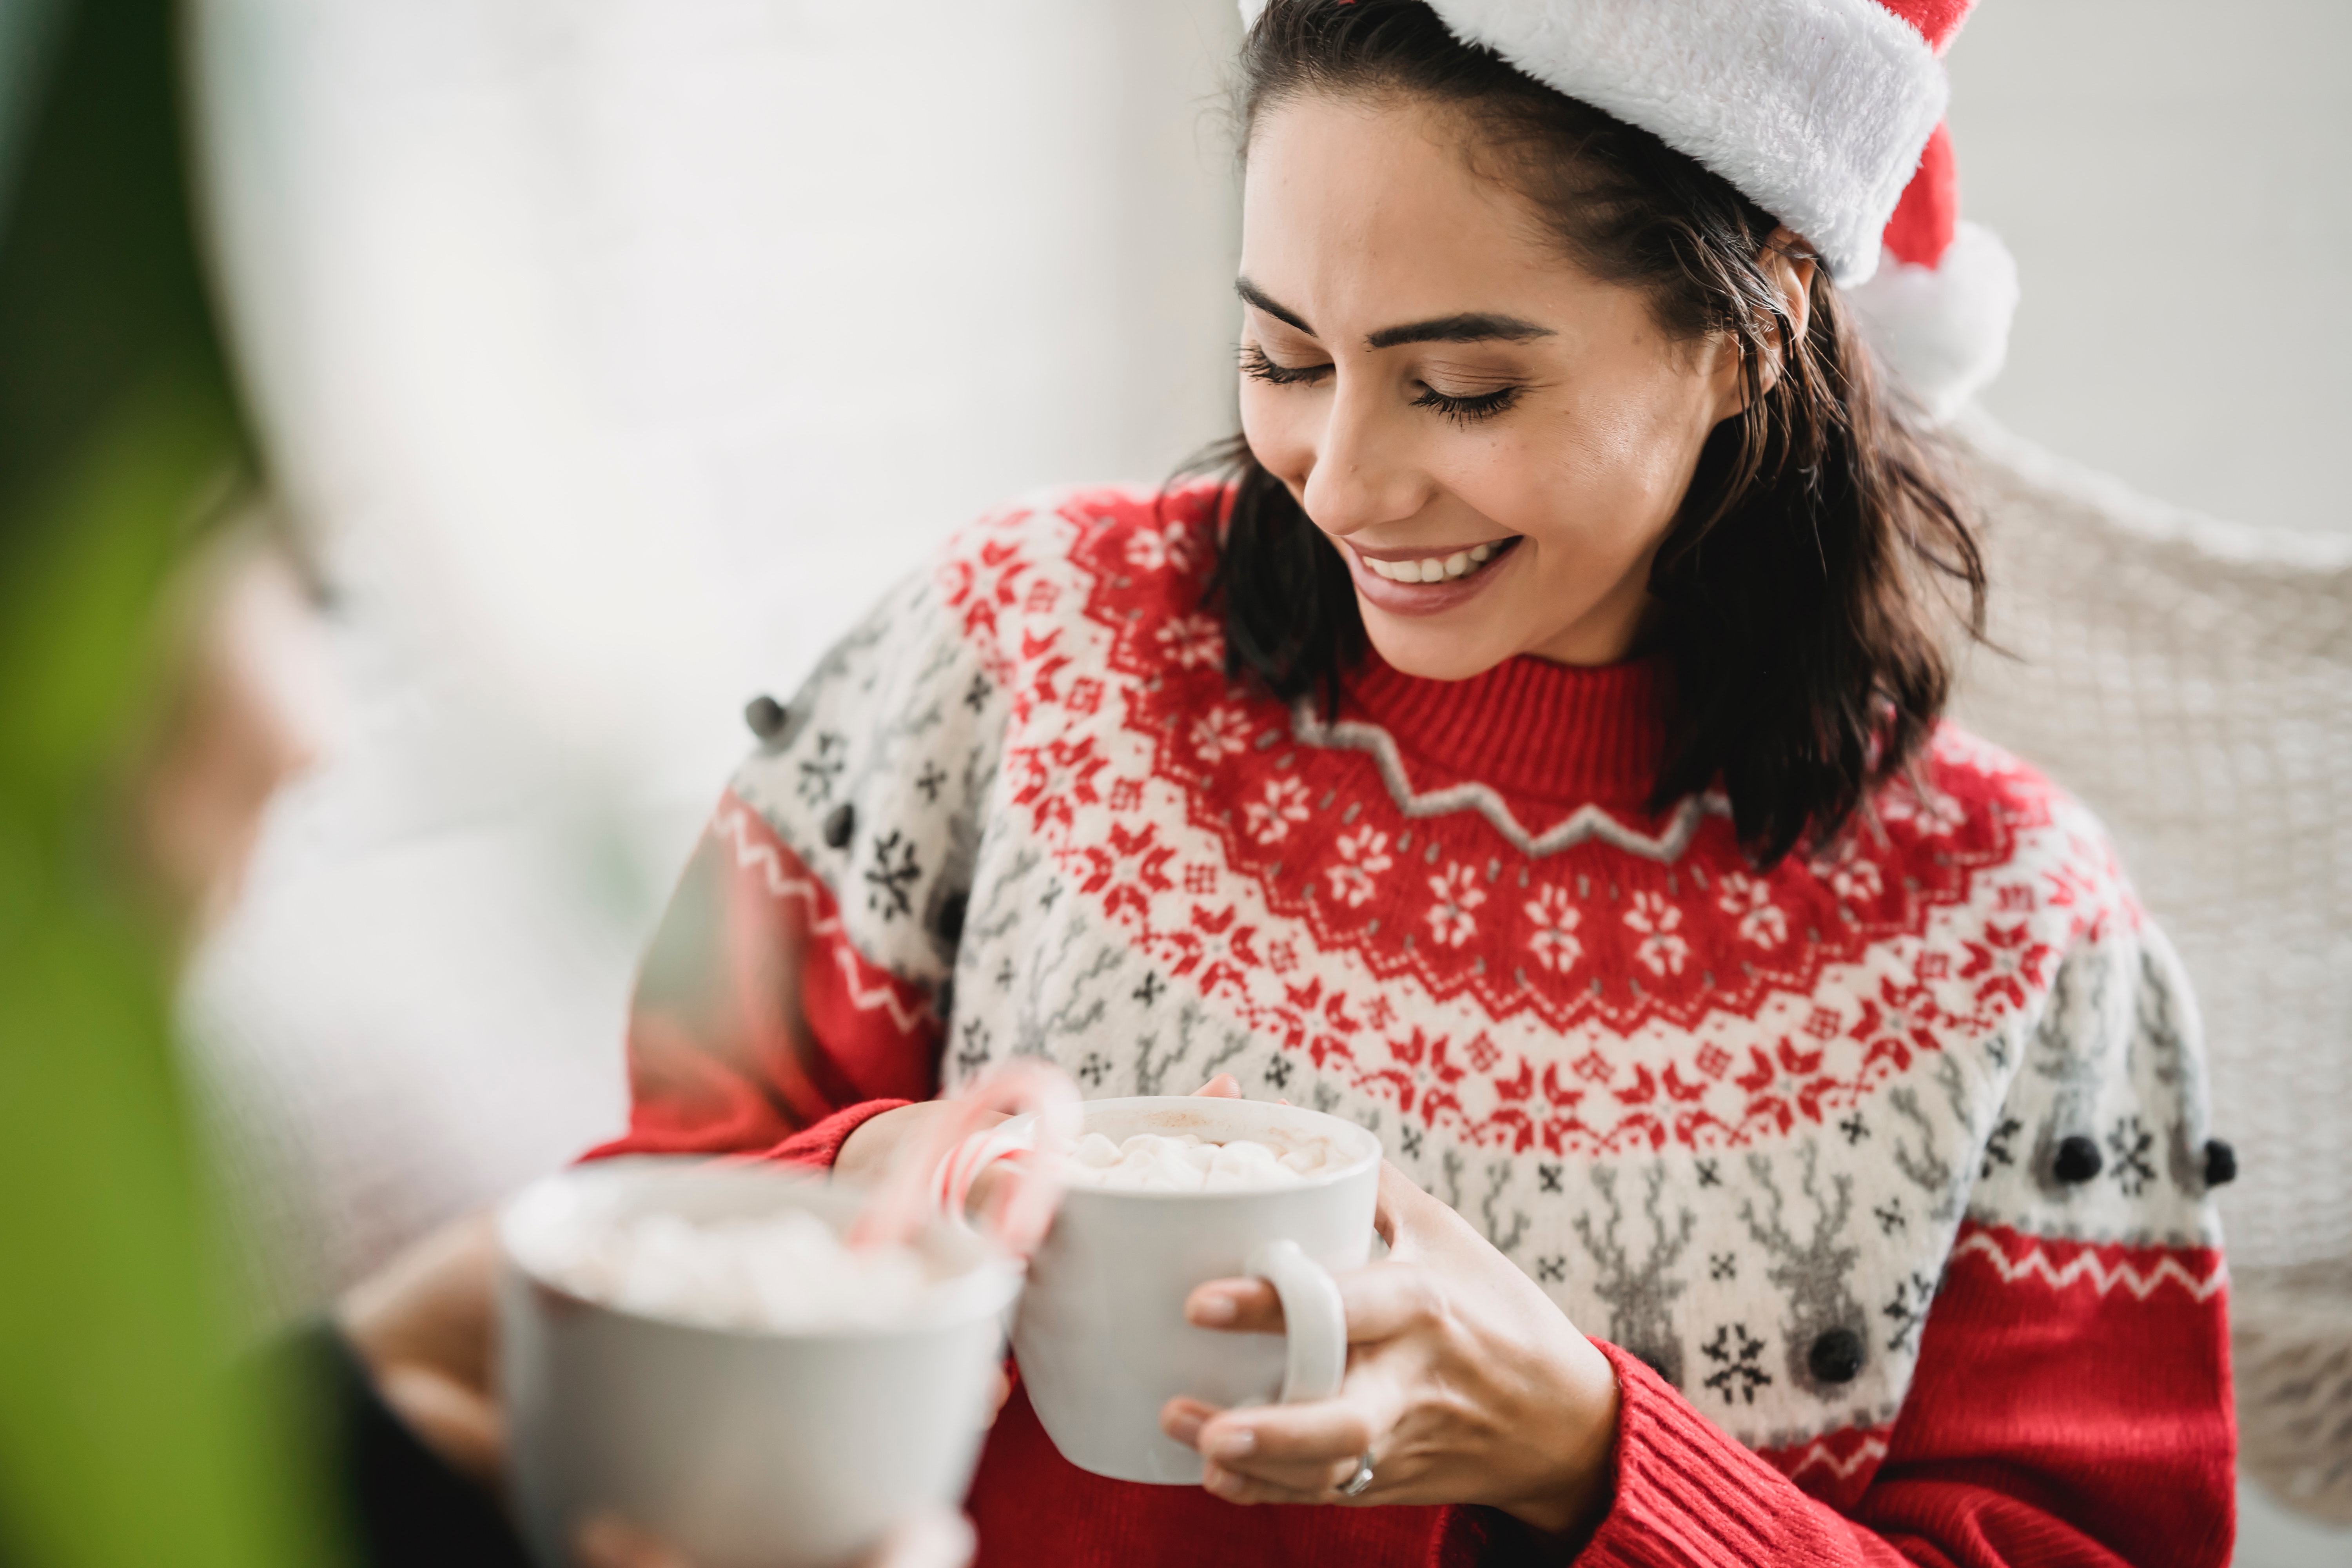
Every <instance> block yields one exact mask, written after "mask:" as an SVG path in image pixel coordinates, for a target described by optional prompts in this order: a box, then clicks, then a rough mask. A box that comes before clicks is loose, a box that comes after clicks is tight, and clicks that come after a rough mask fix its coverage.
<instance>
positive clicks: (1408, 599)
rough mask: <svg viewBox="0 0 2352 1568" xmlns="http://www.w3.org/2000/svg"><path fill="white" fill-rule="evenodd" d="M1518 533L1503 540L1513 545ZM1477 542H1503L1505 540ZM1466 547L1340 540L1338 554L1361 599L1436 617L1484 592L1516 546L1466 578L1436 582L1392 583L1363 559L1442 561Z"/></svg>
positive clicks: (1401, 611) (1393, 612) (1392, 610)
mask: <svg viewBox="0 0 2352 1568" xmlns="http://www.w3.org/2000/svg"><path fill="white" fill-rule="evenodd" d="M1522 537H1523V536H1522V535H1519V534H1512V535H1510V536H1509V538H1508V541H1507V542H1508V543H1509V544H1511V545H1513V546H1516V545H1517V542H1518V541H1519V540H1520V539H1521V538H1522ZM1479 542H1481V543H1486V542H1489V541H1483V540H1482V541H1479ZM1491 542H1493V543H1497V544H1500V543H1505V542H1506V541H1503V540H1496V541H1491ZM1465 548H1466V546H1464V545H1460V544H1449V545H1443V546H1436V547H1431V548H1424V549H1418V550H1359V549H1357V548H1356V547H1355V546H1354V545H1353V544H1349V543H1347V542H1344V541H1343V542H1342V548H1341V551H1340V553H1341V554H1342V555H1344V556H1345V557H1346V558H1347V562H1348V574H1349V576H1350V577H1353V578H1354V579H1355V581H1356V592H1357V593H1358V594H1359V595H1362V597H1363V598H1364V600H1365V602H1366V603H1368V604H1370V605H1372V606H1373V607H1375V608H1377V609H1381V610H1385V611H1387V612H1388V613H1389V614H1391V615H1392V616H1440V615H1444V613H1445V612H1446V611H1448V610H1451V609H1455V608H1457V607H1459V606H1461V605H1466V604H1468V603H1469V602H1470V601H1471V600H1473V599H1475V598H1476V597H1477V596H1478V595H1481V594H1483V593H1485V592H1486V587H1487V585H1488V584H1490V583H1492V582H1493V581H1494V579H1495V578H1496V576H1498V575H1500V574H1502V573H1504V572H1506V571H1508V570H1509V569H1510V563H1511V560H1512V558H1514V557H1516V556H1517V554H1518V551H1517V548H1510V549H1507V550H1505V551H1504V552H1503V555H1502V557H1501V558H1500V559H1497V560H1493V561H1489V562H1488V563H1486V565H1485V566H1483V567H1481V568H1479V569H1478V570H1477V571H1475V572H1473V573H1471V574H1469V575H1468V576H1466V577H1448V578H1446V579H1445V580H1444V581H1443V582H1437V583H1393V582H1391V581H1390V580H1389V579H1388V578H1386V577H1383V576H1381V574H1379V573H1377V572H1375V571H1373V570H1372V569H1371V568H1370V567H1369V566H1367V565H1365V564H1364V563H1365V561H1366V560H1367V559H1370V560H1378V561H1427V560H1430V559H1432V558H1433V557H1434V558H1436V559H1439V560H1443V559H1444V557H1446V556H1448V555H1451V554H1453V553H1454V552H1455V551H1457V550H1462V549H1465Z"/></svg>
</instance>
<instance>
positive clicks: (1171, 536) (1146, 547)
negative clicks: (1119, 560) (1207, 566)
mask: <svg viewBox="0 0 2352 1568" xmlns="http://www.w3.org/2000/svg"><path fill="white" fill-rule="evenodd" d="M1196 550H1197V545H1196V542H1195V541H1194V539H1193V537H1192V530H1191V529H1189V528H1187V527H1185V526H1184V525H1183V524H1182V523H1181V522H1171V523H1168V524H1166V525H1165V526H1163V527H1160V528H1153V527H1152V526H1150V524H1148V523H1147V524H1145V525H1144V526H1143V527H1141V528H1139V529H1137V530H1136V531H1134V533H1133V534H1132V535H1130V536H1129V539H1128V542H1127V563H1128V564H1129V565H1130V566H1132V567H1134V568H1135V569H1136V570H1137V571H1139V572H1162V571H1174V572H1178V573H1185V572H1190V571H1192V566H1193V563H1194V561H1195V559H1196Z"/></svg>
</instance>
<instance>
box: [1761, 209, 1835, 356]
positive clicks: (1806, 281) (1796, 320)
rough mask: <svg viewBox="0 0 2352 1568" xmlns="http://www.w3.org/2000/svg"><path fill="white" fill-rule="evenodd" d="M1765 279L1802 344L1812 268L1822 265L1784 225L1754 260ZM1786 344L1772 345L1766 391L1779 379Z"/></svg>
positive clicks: (1809, 315)
mask: <svg viewBox="0 0 2352 1568" xmlns="http://www.w3.org/2000/svg"><path fill="white" fill-rule="evenodd" d="M1756 259H1757V264H1758V265H1759V267H1761V268H1763V270H1764V276H1765V277H1767V278H1769V279H1771V280H1772V286H1773V287H1774V288H1775V289H1779V290H1780V309H1781V310H1782V311H1783V313H1785V314H1786V316H1787V317H1788V321H1789V330H1790V331H1791V332H1793V333H1794V334H1796V339H1797V341H1799V342H1801V341H1803V339H1804V336H1805V327H1806V324H1807V323H1808V322H1810V321H1811V320H1812V313H1813V268H1816V267H1818V266H1820V265H1821V263H1820V262H1818V261H1816V260H1814V259H1813V256H1812V252H1811V250H1810V249H1809V248H1807V247H1806V245H1805V242H1804V241H1803V240H1801V239H1799V238H1798V237H1797V236H1796V234H1795V233H1794V232H1793V231H1792V230H1790V228H1789V226H1787V225H1785V224H1783V225H1782V226H1780V227H1779V228H1776V229H1774V230H1773V231H1772V237H1771V238H1769V239H1768V240H1766V241H1765V242H1764V252H1763V254H1762V255H1761V256H1759V257H1758V258H1756ZM1786 346H1787V345H1785V344H1783V343H1781V342H1778V341H1777V340H1776V341H1775V342H1773V344H1772V356H1771V358H1770V359H1769V360H1768V361H1767V362H1766V363H1765V365H1764V374H1763V377H1762V385H1763V390H1765V391H1767V392H1769V391H1770V390H1771V389H1772V387H1773V386H1774V384H1776V383H1778V382H1779V381H1780V364H1781V355H1782V353H1784V352H1785V350H1786Z"/></svg>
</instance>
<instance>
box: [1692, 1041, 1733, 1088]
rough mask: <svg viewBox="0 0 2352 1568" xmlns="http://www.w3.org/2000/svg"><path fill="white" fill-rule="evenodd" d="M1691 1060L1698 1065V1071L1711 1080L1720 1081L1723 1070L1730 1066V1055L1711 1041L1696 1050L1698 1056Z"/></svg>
mask: <svg viewBox="0 0 2352 1568" xmlns="http://www.w3.org/2000/svg"><path fill="white" fill-rule="evenodd" d="M1691 1059H1692V1060H1693V1061H1695V1062H1696V1063H1697V1064H1698V1070H1699V1071H1701V1072H1703V1073H1705V1074H1706V1076H1707V1077H1709V1078H1711V1079H1721V1078H1722V1077H1723V1074H1724V1069H1725V1068H1728V1067H1730V1066H1731V1053H1730V1052H1729V1051H1727V1050H1725V1049H1724V1048H1723V1047H1721V1046H1718V1045H1717V1044H1716V1043H1715V1042H1714V1041H1713V1040H1709V1041H1708V1042H1707V1043H1706V1044H1705V1045H1703V1046H1701V1047H1699V1048H1698V1055H1697V1056H1696V1057H1694V1058H1691Z"/></svg>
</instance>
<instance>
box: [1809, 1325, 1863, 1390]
mask: <svg viewBox="0 0 2352 1568" xmlns="http://www.w3.org/2000/svg"><path fill="white" fill-rule="evenodd" d="M1805 1364H1806V1365H1807V1366H1809V1367H1811V1369H1812V1373H1813V1375H1814V1376H1815V1377H1818V1378H1820V1379H1821V1380H1822V1382H1823V1383H1852V1382H1853V1380H1854V1377H1855V1376H1856V1374H1858V1373H1860V1372H1861V1371H1862V1336H1861V1335H1860V1334H1857V1333H1855V1332H1854V1331H1853V1330H1852V1329H1832V1330H1831V1331H1829V1332H1827V1333H1825V1334H1823V1335H1822V1337H1821V1338H1820V1339H1817V1340H1815V1341H1814V1342H1813V1348H1812V1349H1811V1350H1809V1351H1807V1352H1805Z"/></svg>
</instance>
